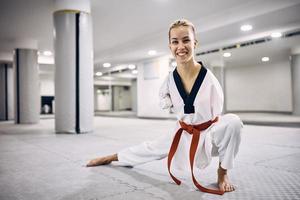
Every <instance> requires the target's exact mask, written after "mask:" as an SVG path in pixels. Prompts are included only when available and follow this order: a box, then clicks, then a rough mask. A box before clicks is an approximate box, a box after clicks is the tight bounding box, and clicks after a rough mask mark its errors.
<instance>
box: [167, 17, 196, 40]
mask: <svg viewBox="0 0 300 200" xmlns="http://www.w3.org/2000/svg"><path fill="white" fill-rule="evenodd" d="M180 26H186V27H190V28H191V29H192V31H193V35H194V39H195V41H196V43H198V41H197V39H196V32H195V27H194V24H192V22H190V21H189V20H187V19H179V20H176V21H174V22H173V23H172V24H171V25H170V28H169V43H170V42H171V41H170V40H171V30H172V29H173V28H177V27H180Z"/></svg>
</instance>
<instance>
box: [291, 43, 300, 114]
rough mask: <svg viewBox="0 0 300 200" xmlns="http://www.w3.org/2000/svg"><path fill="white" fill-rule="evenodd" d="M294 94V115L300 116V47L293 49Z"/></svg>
mask: <svg viewBox="0 0 300 200" xmlns="http://www.w3.org/2000/svg"><path fill="white" fill-rule="evenodd" d="M292 54H293V55H292V56H291V71H292V90H293V91H292V94H293V115H297V116H300V48H299V49H298V51H295V50H294V51H292Z"/></svg>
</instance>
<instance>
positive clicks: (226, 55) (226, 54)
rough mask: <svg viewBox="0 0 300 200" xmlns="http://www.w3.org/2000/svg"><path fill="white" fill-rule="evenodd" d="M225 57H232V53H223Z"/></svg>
mask: <svg viewBox="0 0 300 200" xmlns="http://www.w3.org/2000/svg"><path fill="white" fill-rule="evenodd" d="M223 56H224V57H225V58H228V57H230V56H231V53H229V52H225V53H223Z"/></svg>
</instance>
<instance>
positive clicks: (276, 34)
mask: <svg viewBox="0 0 300 200" xmlns="http://www.w3.org/2000/svg"><path fill="white" fill-rule="evenodd" d="M281 36H282V33H280V32H274V33H272V34H271V37H272V38H279V37H281Z"/></svg>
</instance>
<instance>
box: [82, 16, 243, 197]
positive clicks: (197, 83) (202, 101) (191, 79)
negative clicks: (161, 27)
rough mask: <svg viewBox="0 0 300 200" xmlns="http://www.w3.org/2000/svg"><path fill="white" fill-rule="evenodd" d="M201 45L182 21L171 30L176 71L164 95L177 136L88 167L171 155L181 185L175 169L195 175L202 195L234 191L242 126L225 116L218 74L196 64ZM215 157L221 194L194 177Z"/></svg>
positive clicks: (131, 163)
mask: <svg viewBox="0 0 300 200" xmlns="http://www.w3.org/2000/svg"><path fill="white" fill-rule="evenodd" d="M197 43H198V41H197V40H196V38H195V28H194V25H193V24H192V23H191V22H189V21H187V20H177V21H175V22H174V23H173V24H172V25H171V26H170V29H169V48H170V50H171V52H172V54H173V56H174V58H175V59H176V62H177V67H176V69H175V70H174V71H173V73H170V74H169V75H168V77H167V78H166V80H165V81H164V83H163V85H162V86H161V88H160V92H159V95H160V101H161V106H162V108H163V109H171V110H172V111H173V112H174V113H176V116H177V119H178V122H177V123H176V130H175V131H174V132H175V135H174V132H172V133H170V134H166V135H164V136H162V137H161V138H158V139H157V140H155V141H152V142H144V143H142V144H140V145H137V146H133V147H130V148H127V149H124V150H122V151H120V152H118V153H117V154H113V155H109V156H106V157H101V158H96V159H93V160H91V161H90V162H89V163H88V164H87V166H88V167H91V166H97V165H104V164H109V163H111V162H112V161H119V162H120V163H123V164H124V165H127V166H128V165H129V166H136V165H138V164H142V163H145V162H149V161H153V160H156V159H162V158H165V157H166V156H168V170H169V173H170V175H171V177H172V179H173V180H174V181H175V182H176V183H177V184H180V181H179V180H178V179H177V178H176V177H175V176H174V175H173V174H176V170H177V172H178V171H183V172H186V173H190V174H191V175H192V176H191V179H192V181H193V183H194V185H195V186H196V187H197V188H198V189H199V190H201V191H203V192H209V193H214V194H223V193H224V192H231V191H233V190H234V189H235V188H234V186H233V185H232V184H231V183H230V182H229V179H228V176H227V170H228V169H231V168H232V167H233V162H234V158H235V156H236V154H237V152H238V148H239V144H240V132H241V128H242V122H241V120H240V119H239V117H238V116H236V115H233V114H226V115H221V113H222V109H223V92H222V88H221V87H220V84H219V83H218V81H217V79H216V78H215V76H214V75H213V74H212V73H211V72H210V71H209V70H208V69H206V68H205V67H204V66H203V65H202V63H201V62H200V63H198V62H196V60H195V57H194V50H195V47H196V45H197ZM176 131H177V132H176ZM212 156H219V168H218V170H217V174H218V186H219V190H212V189H207V188H205V187H203V186H201V185H200V184H199V182H198V181H197V180H196V178H195V176H194V168H200V169H202V168H205V167H206V166H208V165H209V163H210V161H211V157H212ZM171 165H172V167H171ZM174 172H175V173H174Z"/></svg>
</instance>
